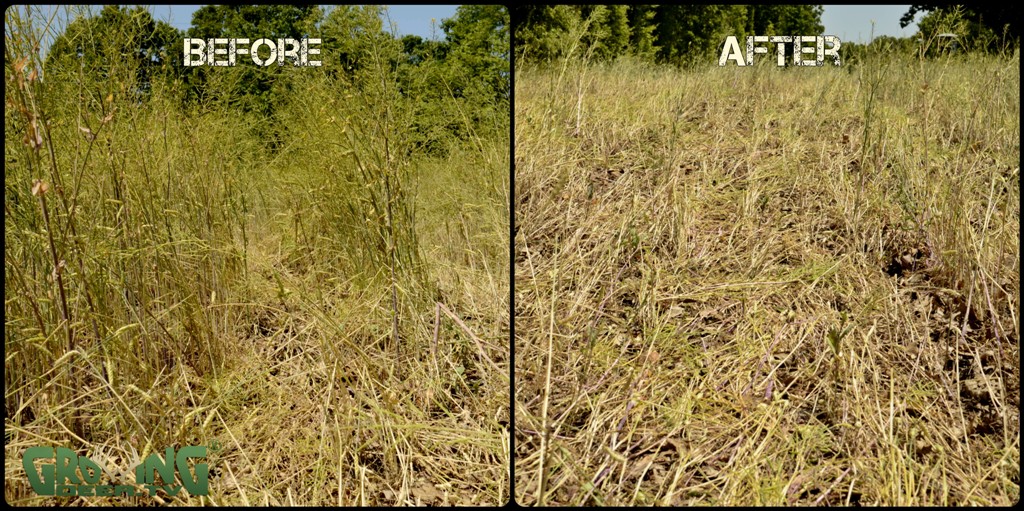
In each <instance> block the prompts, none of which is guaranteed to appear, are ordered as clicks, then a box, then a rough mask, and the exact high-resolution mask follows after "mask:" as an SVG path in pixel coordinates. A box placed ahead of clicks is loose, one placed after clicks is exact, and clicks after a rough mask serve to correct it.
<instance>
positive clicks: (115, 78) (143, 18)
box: [43, 5, 181, 107]
mask: <svg viewBox="0 0 1024 511" xmlns="http://www.w3.org/2000/svg"><path fill="white" fill-rule="evenodd" d="M180 44H181V34H180V33H179V32H178V31H177V30H175V29H174V28H173V27H171V26H170V25H168V24H166V23H164V22H162V21H155V20H153V17H152V16H151V15H150V13H149V11H147V10H145V9H143V8H142V7H135V8H131V9H129V8H127V7H116V6H112V5H108V6H105V7H103V9H102V10H101V11H100V13H99V15H97V16H90V15H89V13H88V12H87V11H81V12H79V13H78V17H77V18H76V19H75V20H74V21H72V22H71V23H70V24H69V25H68V27H67V29H66V30H65V31H64V33H62V34H60V35H59V36H58V37H57V38H56V40H55V41H54V42H53V45H52V46H51V47H50V50H49V52H48V53H47V57H46V62H45V64H44V67H43V70H44V76H46V77H47V78H48V79H51V80H52V81H54V83H64V84H65V85H67V86H68V87H72V88H78V87H77V84H79V83H80V80H79V79H77V78H76V76H77V77H80V76H89V77H92V78H98V80H95V82H94V83H95V85H96V87H94V88H89V89H87V90H85V89H83V90H79V91H76V92H80V93H81V97H82V100H84V101H86V102H87V104H90V105H92V106H93V107H98V106H99V102H100V100H101V99H103V98H105V97H107V95H109V94H111V93H118V94H127V95H128V96H129V97H130V98H131V99H132V100H135V101H138V100H142V99H143V98H145V97H147V96H148V94H149V93H150V91H151V89H152V84H153V81H154V80H160V79H163V78H167V77H170V76H173V75H174V73H175V69H178V68H180V58H181V53H180V51H179V46H180ZM129 84H133V85H129ZM63 93H65V94H67V93H70V90H64V91H63Z"/></svg>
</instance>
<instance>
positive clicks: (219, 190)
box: [4, 9, 251, 444]
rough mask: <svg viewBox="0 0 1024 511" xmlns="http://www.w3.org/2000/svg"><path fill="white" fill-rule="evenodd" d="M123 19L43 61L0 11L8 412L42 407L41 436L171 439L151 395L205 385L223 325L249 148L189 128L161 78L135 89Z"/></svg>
mask: <svg viewBox="0 0 1024 511" xmlns="http://www.w3.org/2000/svg"><path fill="white" fill-rule="evenodd" d="M66 21H67V20H66ZM131 21H132V20H128V22H126V23H125V24H124V25H121V30H120V31H113V32H105V33H81V34H79V35H78V36H76V37H79V38H80V39H73V40H72V41H71V43H72V44H80V45H85V46H88V47H89V48H90V51H89V52H88V53H87V57H86V58H81V59H75V58H62V59H60V58H54V59H51V60H49V61H47V62H46V63H45V64H44V62H43V59H42V57H41V55H40V44H39V38H40V37H41V35H42V33H41V32H40V31H39V29H38V27H39V26H40V24H39V20H38V19H34V18H33V17H32V11H30V10H24V11H21V10H16V9H12V10H8V11H7V16H6V23H7V35H6V41H5V42H6V50H5V60H6V63H7V65H6V66H5V80H6V85H7V86H6V87H5V90H6V93H5V101H6V103H7V105H8V106H9V108H8V110H7V112H8V113H7V115H6V118H5V124H6V126H5V127H6V129H5V147H6V150H5V159H6V160H7V161H6V163H7V165H6V173H5V197H6V201H5V202H6V204H7V207H6V211H5V213H6V214H5V236H4V237H5V260H6V261H7V264H6V265H5V295H6V300H5V311H4V312H5V314H4V316H5V339H4V341H5V349H6V352H7V353H8V360H7V362H8V363H7V368H8V370H7V371H6V372H5V383H6V402H7V406H8V412H9V415H11V416H15V417H17V419H16V421H18V422H19V423H27V422H30V421H31V419H32V418H34V417H37V416H39V415H40V414H41V413H42V411H43V410H47V409H48V410H53V411H54V413H53V414H52V421H53V422H52V424H51V427H52V430H53V432H54V433H53V434H54V439H53V440H54V441H60V439H65V440H66V439H69V437H70V438H77V439H78V440H84V441H88V440H89V439H90V438H92V435H94V434H101V435H102V434H109V433H112V432H116V433H117V434H118V435H123V436H128V435H137V436H138V437H139V438H144V439H147V440H149V443H154V444H164V443H168V444H169V443H171V442H174V441H178V442H184V441H185V439H184V438H172V437H173V436H174V435H173V431H172V429H173V428H171V424H170V421H169V419H168V417H171V416H173V413H172V410H171V409H169V408H167V407H165V406H164V405H166V404H167V403H165V402H161V400H159V399H156V398H154V396H153V395H152V394H151V393H152V389H153V388H154V387H155V386H157V384H158V383H159V382H161V381H163V380H165V379H166V378H167V377H168V376H167V375H168V374H169V372H172V371H187V372H189V373H191V374H195V375H197V376H214V375H216V374H217V373H218V371H220V369H221V368H222V367H223V365H224V363H225V357H224V354H225V351H226V350H225V347H224V344H223V338H224V337H226V336H227V335H228V334H229V333H232V332H234V330H235V328H236V327H235V326H234V325H235V321H233V317H232V314H233V313H232V312H231V311H232V310H233V309H231V308H225V307H219V306H218V305H219V304H223V303H224V302H225V301H230V300H231V299H232V298H233V297H234V296H235V290H236V285H235V283H236V282H237V279H238V278H239V277H240V276H241V275H242V274H243V249H242V248H241V247H239V245H240V244H239V243H236V242H235V240H236V239H238V238H241V237H244V233H245V229H246V218H245V215H244V214H243V213H242V212H241V211H242V210H244V209H245V206H244V203H246V201H251V196H250V195H249V194H250V193H251V191H249V190H247V189H246V186H245V185H244V183H247V182H249V180H248V179H247V176H245V175H244V169H245V168H246V167H247V165H246V163H245V162H246V160H247V159H248V158H250V157H249V156H248V155H249V154H250V151H247V150H245V147H246V146H245V144H246V142H245V141H244V140H241V139H238V140H236V138H238V135H237V134H236V132H235V131H234V130H233V128H232V126H233V124H234V123H233V122H232V120H231V119H230V118H229V117H228V116H227V115H226V114H225V113H223V112H218V111H206V112H202V113H201V114H200V115H202V116H204V117H205V118H206V119H209V118H210V117H219V118H220V119H221V122H207V123H203V124H198V123H195V121H193V120H190V116H189V115H187V114H186V113H184V112H182V111H181V110H180V107H179V106H178V102H177V100H176V99H175V96H174V95H173V93H172V92H171V91H170V90H169V87H172V86H173V84H168V83H164V82H161V81H159V80H157V79H155V78H153V77H150V78H152V79H151V80H150V79H147V80H144V81H141V82H140V80H139V78H140V76H139V73H140V71H139V69H138V67H137V65H133V64H132V60H131V59H121V58H120V55H121V52H120V49H121V48H122V46H123V45H126V44H127V45H132V44H135V43H136V42H137V40H136V39H135V38H138V37H141V34H140V32H139V31H138V30H137V27H134V26H133V25H132V23H131ZM140 84H144V85H145V87H143V86H142V85H140ZM143 97H145V99H146V101H143ZM190 113H193V112H190ZM191 118H194V117H191ZM225 142H227V143H225ZM115 416H116V417H118V419H114V418H113V417H115ZM128 418H131V419H130V420H129V419H128ZM62 424H63V425H64V427H62V426H61V425H62ZM181 431H182V430H180V429H179V430H178V434H181ZM101 432H102V433H101Z"/></svg>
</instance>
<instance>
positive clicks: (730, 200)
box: [515, 57, 1020, 505]
mask: <svg viewBox="0 0 1024 511" xmlns="http://www.w3.org/2000/svg"><path fill="white" fill-rule="evenodd" d="M560 66H561V64H560V65H559V66H554V67H553V68H550V69H544V68H542V69H537V68H534V67H527V68H525V69H524V68H523V67H520V68H519V70H518V71H517V75H516V80H515V84H516V105H515V119H516V124H515V126H516V145H515V152H516V167H515V168H516V175H515V178H516V196H515V208H516V217H515V219H516V225H515V232H516V238H515V242H516V243H515V247H516V248H515V305H516V308H515V310H516V317H515V321H516V323H515V326H516V328H515V354H516V361H515V364H516V366H515V426H516V444H515V445H516V452H515V460H516V461H515V463H516V472H515V474H516V500H517V501H518V502H519V503H520V504H524V505H533V504H551V505H584V504H597V505H649V504H663V505H692V504H710V505H747V504H761V505H786V504H804V505H808V504H832V505H836V504H847V505H850V504H861V505H1009V504H1011V503H1013V502H1015V501H1016V500H1017V499H1018V498H1019V465H1020V455H1019V451H1020V423H1019V395H1020V387H1019V382H1020V378H1019V375H1020V369H1019V326H1018V317H1017V315H1018V311H1019V297H1020V291H1019V285H1020V278H1019V269H1020V267H1019V257H1020V251H1019V245H1018V233H1019V218H1020V216H1019V211H1020V209H1019V208H1020V206H1019V199H1018V197H1019V175H1020V174H1019V158H1020V146H1019V135H1018V133H1019V127H1020V125H1019V113H1020V99H1019V93H1018V90H1019V85H1020V78H1019V57H1014V58H1013V59H1010V60H1000V59H996V58H981V57H967V58H965V59H959V60H938V61H925V62H919V61H916V60H914V61H911V60H907V59H903V60H901V59H898V58H897V59H894V60H891V61H890V60H884V59H878V60H876V61H871V62H869V63H865V64H864V65H863V66H862V67H859V68H855V69H832V68H821V69H776V68H773V67H761V68H756V69H749V68H743V69H741V68H734V67H730V68H718V67H714V68H709V69H704V70H696V71H678V70H674V69H664V68H650V67H645V66H642V65H637V64H634V63H630V62H619V63H617V64H615V65H608V66H599V65H585V64H580V63H576V62H569V63H566V64H565V66H564V67H560ZM847 316H848V318H849V319H848V320H847V321H846V322H845V323H844V318H846V317H847ZM843 331H846V333H847V335H845V337H843V336H841V335H840V334H841V333H842V332H843ZM830 334H831V335H832V336H833V339H834V338H836V337H842V338H841V340H840V341H839V342H838V347H839V354H838V355H837V354H836V353H835V352H834V350H833V349H832V348H831V347H830V343H829V341H828V339H829V338H830Z"/></svg>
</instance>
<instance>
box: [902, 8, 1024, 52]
mask: <svg viewBox="0 0 1024 511" xmlns="http://www.w3.org/2000/svg"><path fill="white" fill-rule="evenodd" d="M943 11H945V12H946V13H949V12H951V11H957V12H959V13H960V15H959V16H960V17H961V18H962V19H964V20H966V21H968V22H969V23H971V24H975V25H978V27H979V28H980V27H982V26H983V27H985V28H987V29H988V30H989V31H991V33H992V34H994V35H996V36H998V38H999V40H1000V45H1007V46H1010V47H1012V48H1016V47H1018V46H1020V5H1019V4H1017V3H1016V2H993V3H987V4H977V5H972V6H967V7H965V6H951V5H949V4H915V5H911V6H910V9H908V10H907V12H906V13H904V14H903V16H902V17H900V26H901V27H904V28H905V27H907V26H909V25H910V24H911V23H913V22H914V17H915V16H916V15H917V14H918V13H920V12H926V13H929V14H931V13H936V12H938V13H940V16H941V13H942V12H943ZM927 17H928V15H925V18H927ZM921 23H925V24H926V25H927V24H928V23H930V22H925V21H924V19H922V20H921V21H920V22H919V23H918V26H921ZM922 30H926V29H925V27H922ZM970 30H972V31H979V30H978V28H972V29H970ZM979 32H980V31H979Z"/></svg>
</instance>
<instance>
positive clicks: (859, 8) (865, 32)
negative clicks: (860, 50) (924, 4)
mask: <svg viewBox="0 0 1024 511" xmlns="http://www.w3.org/2000/svg"><path fill="white" fill-rule="evenodd" d="M909 9H910V6H909V5H826V6H825V13H824V14H822V15H821V23H822V24H823V25H825V35H834V36H838V37H839V40H840V41H850V42H854V43H866V42H868V40H869V39H870V38H871V21H872V20H874V21H875V37H878V36H880V35H888V36H893V37H910V36H912V35H914V34H916V33H917V23H916V21H918V20H920V19H921V17H922V16H923V14H918V15H917V16H916V17H915V19H914V21H915V23H912V24H910V25H908V26H907V28H900V18H901V17H902V16H903V14H904V13H906V12H907V11H908V10H909Z"/></svg>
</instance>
